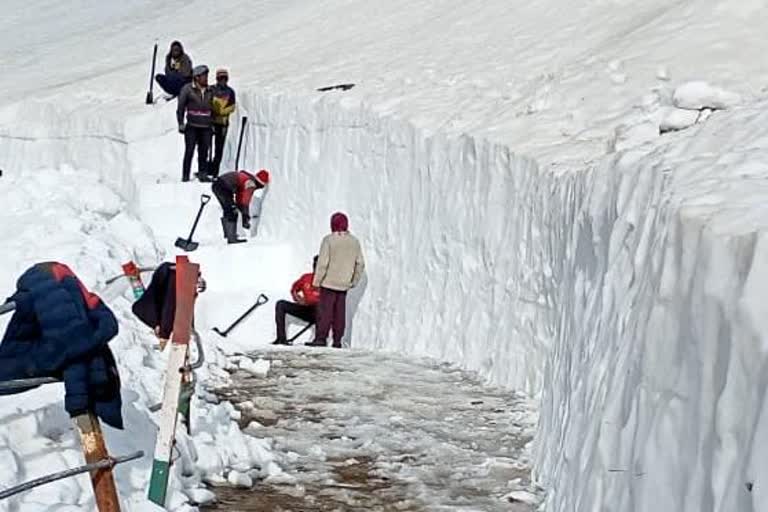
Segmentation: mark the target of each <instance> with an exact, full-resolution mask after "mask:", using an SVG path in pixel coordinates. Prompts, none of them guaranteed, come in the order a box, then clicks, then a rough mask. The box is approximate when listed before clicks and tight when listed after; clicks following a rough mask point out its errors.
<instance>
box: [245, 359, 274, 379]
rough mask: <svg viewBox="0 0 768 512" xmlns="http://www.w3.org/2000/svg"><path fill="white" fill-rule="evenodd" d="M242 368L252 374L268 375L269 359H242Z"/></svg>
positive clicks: (258, 375)
mask: <svg viewBox="0 0 768 512" xmlns="http://www.w3.org/2000/svg"><path fill="white" fill-rule="evenodd" d="M239 364H240V369H241V370H243V371H244V372H248V373H250V374H251V375H256V376H257V377H266V376H267V373H269V361H267V360H266V359H257V360H256V361H253V360H251V359H246V358H243V359H240V362H239Z"/></svg>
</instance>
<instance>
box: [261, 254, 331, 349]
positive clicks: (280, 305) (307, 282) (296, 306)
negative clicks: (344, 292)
mask: <svg viewBox="0 0 768 512" xmlns="http://www.w3.org/2000/svg"><path fill="white" fill-rule="evenodd" d="M316 268H317V256H315V259H314V260H313V261H312V272H310V273H308V274H304V275H302V276H301V277H300V278H299V279H298V280H297V281H296V282H295V283H293V286H291V296H292V297H293V302H290V301H287V300H279V301H277V304H275V324H277V328H276V330H277V339H275V341H273V342H272V344H273V345H291V344H292V342H291V341H288V337H287V336H286V333H285V315H291V316H295V317H296V318H299V319H301V320H304V321H305V322H309V325H312V324H314V323H315V317H316V315H317V303H318V302H319V301H320V290H319V289H317V288H315V287H314V286H312V280H313V279H314V278H315V269H316Z"/></svg>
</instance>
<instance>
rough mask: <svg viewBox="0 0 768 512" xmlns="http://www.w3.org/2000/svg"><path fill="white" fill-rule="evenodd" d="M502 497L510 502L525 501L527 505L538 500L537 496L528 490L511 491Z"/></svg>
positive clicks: (533, 503)
mask: <svg viewBox="0 0 768 512" xmlns="http://www.w3.org/2000/svg"><path fill="white" fill-rule="evenodd" d="M504 499H505V500H507V501H508V502H510V503H527V504H528V505H535V504H537V503H538V502H539V498H538V497H537V496H536V495H535V494H533V493H530V492H528V491H512V492H511V493H509V494H507V495H506V496H504Z"/></svg>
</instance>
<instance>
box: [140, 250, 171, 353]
mask: <svg viewBox="0 0 768 512" xmlns="http://www.w3.org/2000/svg"><path fill="white" fill-rule="evenodd" d="M131 310H132V311H133V314H134V315H136V316H137V317H138V318H139V320H141V321H142V322H144V323H145V324H146V325H147V326H148V327H149V328H151V329H155V328H156V327H157V328H159V329H158V333H157V335H158V337H159V338H161V339H164V340H167V339H170V337H171V333H172V332H173V320H174V318H175V316H176V271H175V270H174V269H173V265H172V264H171V263H169V262H164V263H162V264H161V265H160V266H159V267H157V269H156V270H155V272H154V273H153V274H152V281H151V282H150V283H149V286H148V287H147V289H146V291H145V292H144V294H143V295H142V296H141V298H140V299H139V300H137V301H136V302H134V303H133V307H132V308H131Z"/></svg>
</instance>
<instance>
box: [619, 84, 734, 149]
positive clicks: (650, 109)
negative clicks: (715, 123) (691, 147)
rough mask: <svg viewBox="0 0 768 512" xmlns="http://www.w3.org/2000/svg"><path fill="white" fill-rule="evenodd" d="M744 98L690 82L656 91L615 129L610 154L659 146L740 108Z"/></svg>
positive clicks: (717, 88)
mask: <svg viewBox="0 0 768 512" xmlns="http://www.w3.org/2000/svg"><path fill="white" fill-rule="evenodd" d="M741 102H742V100H741V97H740V96H739V95H738V94H736V93H732V92H729V91H726V90H724V89H721V88H719V87H715V86H712V85H709V84H708V83H706V82H701V81H697V82H686V83H683V84H681V85H679V86H677V87H675V88H674V89H670V88H669V87H668V86H667V85H666V84H662V85H659V86H656V87H654V88H653V90H652V91H651V92H650V93H649V94H648V95H646V96H645V97H644V98H643V99H642V101H641V103H640V105H638V106H637V109H636V111H635V112H634V113H632V114H630V115H628V116H627V117H626V118H624V119H623V120H622V122H621V123H620V124H619V125H618V126H617V127H616V128H615V129H614V135H613V137H612V138H611V139H610V140H609V143H608V148H609V149H608V152H609V153H613V152H615V151H623V150H627V149H632V148H634V147H637V146H640V145H643V144H647V143H649V142H655V141H656V139H658V137H659V136H660V135H664V134H666V133H669V132H675V131H680V130H685V129H686V128H690V127H691V126H694V125H695V124H701V123H703V122H704V121H706V120H707V119H709V117H710V116H711V115H712V114H713V113H714V112H715V111H718V110H727V109H731V108H734V107H736V106H738V105H739V104H740V103H741Z"/></svg>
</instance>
